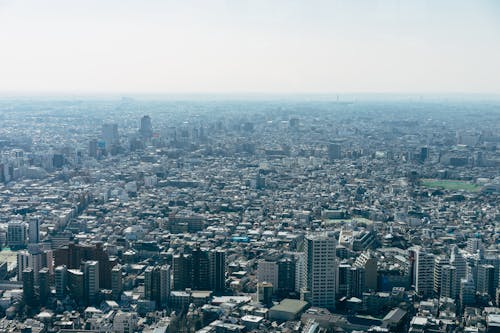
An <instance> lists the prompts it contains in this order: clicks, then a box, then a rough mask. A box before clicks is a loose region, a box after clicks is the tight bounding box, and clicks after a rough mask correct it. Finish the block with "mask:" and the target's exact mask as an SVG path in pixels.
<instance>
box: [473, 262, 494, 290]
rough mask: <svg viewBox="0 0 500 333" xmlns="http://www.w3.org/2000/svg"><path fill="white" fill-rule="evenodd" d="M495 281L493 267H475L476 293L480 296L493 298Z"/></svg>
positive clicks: (485, 265) (486, 265)
mask: <svg viewBox="0 0 500 333" xmlns="http://www.w3.org/2000/svg"><path fill="white" fill-rule="evenodd" d="M494 281H495V267H494V266H493V265H488V264H484V265H479V266H478V267H477V280H476V283H477V288H476V290H477V292H478V293H480V294H487V295H490V297H492V298H493V295H494V294H495V289H496V286H495V284H494Z"/></svg>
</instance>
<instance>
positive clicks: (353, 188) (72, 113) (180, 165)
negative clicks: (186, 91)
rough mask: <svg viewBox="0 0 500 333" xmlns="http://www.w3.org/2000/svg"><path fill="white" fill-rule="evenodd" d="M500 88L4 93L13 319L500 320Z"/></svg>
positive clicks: (2, 308)
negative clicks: (467, 96)
mask: <svg viewBox="0 0 500 333" xmlns="http://www.w3.org/2000/svg"><path fill="white" fill-rule="evenodd" d="M499 106H500V104H499V103H498V102H478V101H456V102H453V101H434V100H429V101H426V100H425V99H418V100H393V101H371V102H370V101H351V100H345V101H344V100H343V99H342V98H339V97H333V98H332V100H327V99H324V100H317V101H310V100H304V101H302V100H295V101H283V100H273V99H268V100H247V101H245V100H226V101H223V100H219V101H204V100H200V101H188V100H163V101H162V100H142V99H139V98H137V99H136V98H130V97H122V98H116V99H109V100H101V99H94V100H92V99H88V100H26V101H20V100H18V99H16V100H9V99H4V100H2V101H1V102H0V110H1V111H0V115H1V116H0V123H1V126H0V128H1V130H0V149H1V152H2V153H1V163H0V182H1V185H0V191H1V194H2V195H1V201H0V210H1V214H0V217H1V221H0V244H1V245H2V250H1V251H0V262H1V264H0V275H1V276H0V279H1V281H0V290H1V291H0V293H1V297H0V313H1V316H2V318H1V319H0V330H1V331H2V332H28V333H29V332H33V333H38V332H41V333H43V332H61V333H63V332H150V333H152V332H154V333H160V332H163V333H165V332H199V333H209V332H217V333H218V332H307V333H314V332H443V333H444V332H496V331H497V330H498V329H499V328H500V307H498V306H499V305H500V304H499V302H500V288H499V268H500V252H499V247H498V241H499V238H498V236H499V229H498V224H499V222H500V206H499V202H500V200H499V196H500V167H499V166H500V154H499V150H498V145H499V142H500V113H499V112H498V110H499Z"/></svg>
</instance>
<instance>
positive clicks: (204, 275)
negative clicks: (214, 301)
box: [191, 246, 210, 290]
mask: <svg viewBox="0 0 500 333" xmlns="http://www.w3.org/2000/svg"><path fill="white" fill-rule="evenodd" d="M191 258H192V265H191V268H192V274H191V276H192V284H191V289H193V290H210V279H209V276H210V259H209V252H208V251H207V250H203V249H201V248H200V247H199V246H196V247H195V248H194V249H193V250H192V252H191Z"/></svg>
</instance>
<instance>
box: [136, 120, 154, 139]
mask: <svg viewBox="0 0 500 333" xmlns="http://www.w3.org/2000/svg"><path fill="white" fill-rule="evenodd" d="M139 133H140V134H141V136H142V137H143V138H146V139H148V138H151V137H152V136H153V125H152V124H151V118H150V117H149V116H144V117H142V118H141V127H140V128H139Z"/></svg>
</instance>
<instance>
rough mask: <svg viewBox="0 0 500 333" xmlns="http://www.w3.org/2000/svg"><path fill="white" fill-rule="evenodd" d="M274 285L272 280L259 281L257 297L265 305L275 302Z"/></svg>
mask: <svg viewBox="0 0 500 333" xmlns="http://www.w3.org/2000/svg"><path fill="white" fill-rule="evenodd" d="M273 293H274V287H273V284H272V283H270V282H259V283H257V299H258V300H259V302H260V303H262V304H264V305H265V306H270V305H272V304H273Z"/></svg>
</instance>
